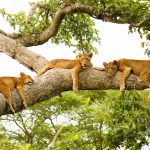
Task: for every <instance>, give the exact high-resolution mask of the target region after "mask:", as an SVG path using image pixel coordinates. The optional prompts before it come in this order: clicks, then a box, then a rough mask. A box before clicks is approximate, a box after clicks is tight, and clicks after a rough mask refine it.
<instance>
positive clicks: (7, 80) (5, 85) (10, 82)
mask: <svg viewBox="0 0 150 150" xmlns="http://www.w3.org/2000/svg"><path fill="white" fill-rule="evenodd" d="M32 82H33V79H32V78H31V77H30V76H29V75H26V74H25V73H23V72H21V73H20V77H0V93H2V94H3V95H4V97H5V99H6V102H7V103H8V105H9V107H10V110H11V111H12V112H13V113H15V110H14V108H13V106H12V98H11V91H12V90H13V89H14V88H16V89H17V91H18V92H19V94H20V96H21V98H22V99H23V105H24V106H25V107H27V99H26V96H25V92H24V85H25V84H29V83H32Z"/></svg>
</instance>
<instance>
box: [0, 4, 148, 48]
mask: <svg viewBox="0 0 150 150" xmlns="http://www.w3.org/2000/svg"><path fill="white" fill-rule="evenodd" d="M137 3H138V2H137ZM102 5H104V4H102ZM139 5H140V4H139ZM37 7H39V8H40V7H42V8H44V9H46V10H50V8H49V7H48V5H46V4H45V5H42V4H34V5H33V6H32V7H31V10H30V12H29V14H28V16H27V22H28V21H30V20H31V18H32V15H33V13H34V10H35V9H37ZM99 9H100V10H99V13H98V12H95V11H94V9H93V7H92V6H90V5H86V4H81V3H75V4H70V5H69V6H64V7H61V6H60V8H59V9H58V10H57V11H56V12H55V14H54V16H53V20H52V22H51V24H50V26H49V27H47V28H46V29H43V31H42V32H41V33H39V34H33V35H29V36H26V37H21V38H20V36H19V34H15V33H13V34H8V33H5V32H4V31H2V30H0V33H2V34H3V35H6V36H8V37H10V38H14V39H16V38H18V41H19V42H20V43H21V44H22V45H24V46H25V47H29V46H36V45H41V44H43V43H45V42H47V41H48V40H49V39H50V38H51V37H54V36H55V35H56V34H57V33H58V30H59V26H60V25H61V23H62V20H63V19H64V17H65V15H66V14H70V15H71V14H74V13H76V12H81V13H86V14H89V15H90V16H91V17H94V18H96V19H100V20H103V21H105V22H113V23H118V24H125V23H128V24H131V25H132V26H135V27H144V28H146V29H147V30H150V18H149V15H148V13H147V15H145V16H143V17H141V18H136V17H134V16H136V14H134V13H137V12H136V11H137V10H136V11H135V12H134V10H133V12H130V11H129V12H128V9H129V8H127V9H125V8H124V9H123V10H122V9H121V10H118V9H117V8H116V10H115V8H114V9H105V7H104V8H99ZM145 9H146V8H145ZM138 11H140V9H139V10H138ZM149 13H150V12H149ZM123 14H126V15H123Z"/></svg>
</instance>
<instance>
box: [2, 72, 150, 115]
mask: <svg viewBox="0 0 150 150" xmlns="http://www.w3.org/2000/svg"><path fill="white" fill-rule="evenodd" d="M120 75H121V73H120V72H117V74H116V75H115V76H114V77H112V78H111V77H109V76H107V74H106V73H105V71H97V70H94V69H87V70H83V71H82V72H81V73H80V75H79V89H80V90H108V89H119V78H120ZM126 83H127V86H126V87H127V90H131V89H132V90H134V89H137V90H143V89H145V88H148V86H147V85H146V84H145V83H144V82H140V81H138V80H137V76H135V75H133V74H131V75H130V76H129V77H128V79H127V82H126ZM69 90H72V78H71V70H70V69H51V70H49V71H47V72H46V73H45V74H43V75H42V76H40V77H39V78H37V79H36V80H35V82H34V83H33V84H31V85H27V86H25V93H26V95H27V98H28V102H27V104H28V106H31V105H34V104H35V103H39V102H42V101H44V100H47V99H49V98H52V97H54V96H57V95H59V94H60V93H62V92H64V91H69ZM12 100H13V106H14V109H15V110H16V112H17V111H21V110H23V109H24V108H23V103H22V100H21V99H20V96H19V94H18V92H17V91H16V89H14V90H13V92H12ZM9 113H11V112H10V110H9V108H8V106H7V105H6V101H5V98H4V96H3V95H2V94H0V115H5V114H9Z"/></svg>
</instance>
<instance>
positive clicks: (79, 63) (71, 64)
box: [35, 53, 93, 92]
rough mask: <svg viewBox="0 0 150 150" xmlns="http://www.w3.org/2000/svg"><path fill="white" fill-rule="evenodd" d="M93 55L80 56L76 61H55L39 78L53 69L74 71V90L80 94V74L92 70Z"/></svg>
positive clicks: (47, 66) (48, 65) (44, 69)
mask: <svg viewBox="0 0 150 150" xmlns="http://www.w3.org/2000/svg"><path fill="white" fill-rule="evenodd" d="M92 56H93V54H92V53H87V54H78V56H77V59H76V60H68V59H54V60H51V61H50V62H49V63H48V64H47V65H46V66H45V67H44V68H43V69H42V70H41V71H39V73H38V74H37V76H36V77H35V78H37V77H39V76H41V75H42V74H44V73H45V72H46V71H47V70H49V69H53V68H63V69H72V79H73V90H74V91H75V92H78V89H79V88H78V87H79V85H78V84H79V83H78V82H79V81H78V80H79V73H80V72H81V71H82V70H83V69H86V68H92V66H93V65H92V63H91V58H92Z"/></svg>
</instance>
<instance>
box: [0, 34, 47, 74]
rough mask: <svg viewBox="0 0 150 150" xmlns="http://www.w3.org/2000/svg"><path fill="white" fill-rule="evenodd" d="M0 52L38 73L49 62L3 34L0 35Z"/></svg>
mask: <svg viewBox="0 0 150 150" xmlns="http://www.w3.org/2000/svg"><path fill="white" fill-rule="evenodd" d="M0 52H3V53H6V54H7V55H8V56H10V57H11V58H13V59H15V60H17V61H18V62H20V63H21V64H23V65H24V66H26V67H28V68H29V69H30V70H33V71H35V72H38V71H39V70H40V69H41V68H42V67H43V66H44V65H45V64H47V62H48V61H47V60H46V59H45V58H44V57H42V56H41V55H38V54H36V53H34V52H32V51H30V50H28V49H27V48H26V47H24V46H22V45H21V44H19V42H18V41H17V40H13V39H11V38H8V37H6V36H4V35H2V34H0Z"/></svg>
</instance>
